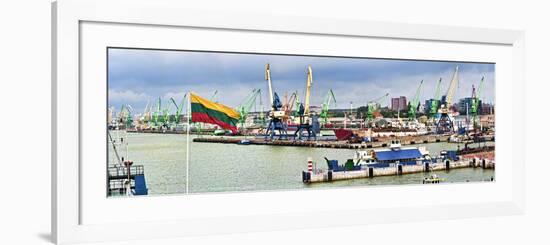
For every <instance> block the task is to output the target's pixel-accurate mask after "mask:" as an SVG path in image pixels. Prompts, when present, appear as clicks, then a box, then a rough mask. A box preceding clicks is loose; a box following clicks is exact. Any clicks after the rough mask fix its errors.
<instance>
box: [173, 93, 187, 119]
mask: <svg viewBox="0 0 550 245" xmlns="http://www.w3.org/2000/svg"><path fill="white" fill-rule="evenodd" d="M185 98H187V93H185V95H183V98H182V99H181V102H180V104H179V105H178V104H177V103H176V100H174V98H170V100H171V101H172V103H173V104H174V106H175V107H176V115H175V116H176V118H175V119H174V122H175V123H176V124H178V123H180V119H181V118H180V117H181V112H182V111H183V107H184V106H185Z"/></svg>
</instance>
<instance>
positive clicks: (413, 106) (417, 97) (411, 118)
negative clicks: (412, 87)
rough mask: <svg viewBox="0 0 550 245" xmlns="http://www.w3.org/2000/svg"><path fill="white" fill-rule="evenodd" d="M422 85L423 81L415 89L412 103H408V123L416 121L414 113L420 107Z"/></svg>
mask: <svg viewBox="0 0 550 245" xmlns="http://www.w3.org/2000/svg"><path fill="white" fill-rule="evenodd" d="M422 83H424V80H422V81H420V85H418V88H417V89H416V93H415V95H414V99H413V101H412V102H409V113H408V116H409V121H414V120H416V112H417V111H418V108H419V107H420V103H419V102H420V89H421V88H422Z"/></svg>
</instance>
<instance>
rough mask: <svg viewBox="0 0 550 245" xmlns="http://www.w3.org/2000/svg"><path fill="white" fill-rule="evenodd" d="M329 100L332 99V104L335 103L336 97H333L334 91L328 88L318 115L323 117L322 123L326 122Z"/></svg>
mask: <svg viewBox="0 0 550 245" xmlns="http://www.w3.org/2000/svg"><path fill="white" fill-rule="evenodd" d="M331 101H334V104H335V105H336V97H334V92H333V91H332V89H330V90H329V91H328V92H327V96H326V97H325V101H324V102H323V105H322V110H321V115H320V116H321V118H322V119H323V124H327V123H328V109H329V107H330V102H331Z"/></svg>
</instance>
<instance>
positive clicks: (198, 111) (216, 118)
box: [191, 92, 240, 133]
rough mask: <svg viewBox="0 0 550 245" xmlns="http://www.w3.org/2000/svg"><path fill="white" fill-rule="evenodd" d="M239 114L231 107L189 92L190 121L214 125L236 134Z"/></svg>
mask: <svg viewBox="0 0 550 245" xmlns="http://www.w3.org/2000/svg"><path fill="white" fill-rule="evenodd" d="M239 117H240V114H239V112H237V111H235V110H233V109H232V108H231V107H229V106H226V105H223V104H220V103H216V102H213V101H210V100H207V99H205V98H203V97H200V96H198V95H197V94H195V93H192V92H191V121H192V122H203V123H210V124H216V125H218V126H220V127H221V128H223V129H227V130H231V132H233V133H235V132H237V123H238V122H239Z"/></svg>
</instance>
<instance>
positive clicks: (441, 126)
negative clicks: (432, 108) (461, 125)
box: [436, 66, 458, 133]
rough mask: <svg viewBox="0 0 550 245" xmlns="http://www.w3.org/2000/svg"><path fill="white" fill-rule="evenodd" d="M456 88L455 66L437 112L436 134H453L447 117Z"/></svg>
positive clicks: (456, 69) (456, 75)
mask: <svg viewBox="0 0 550 245" xmlns="http://www.w3.org/2000/svg"><path fill="white" fill-rule="evenodd" d="M457 88H458V66H456V68H455V71H454V73H453V77H452V78H451V83H450V84H449V88H448V89H447V93H446V94H445V95H444V96H443V97H442V98H441V108H439V110H438V112H439V113H440V115H441V117H440V118H439V121H438V122H437V125H436V126H437V133H445V132H454V125H453V120H452V119H451V117H450V116H449V114H451V113H452V110H451V106H452V105H453V98H454V95H455V92H456V89H457Z"/></svg>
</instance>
